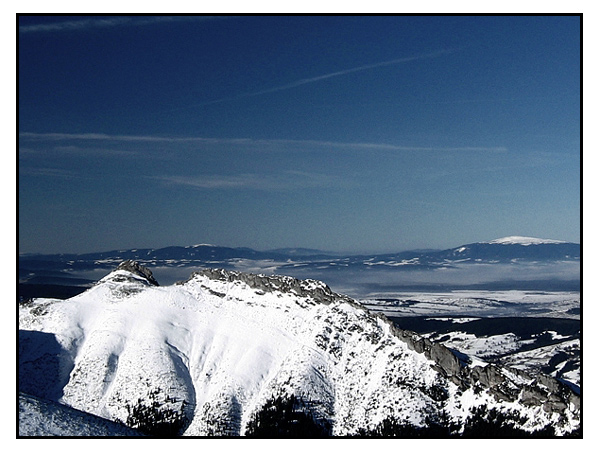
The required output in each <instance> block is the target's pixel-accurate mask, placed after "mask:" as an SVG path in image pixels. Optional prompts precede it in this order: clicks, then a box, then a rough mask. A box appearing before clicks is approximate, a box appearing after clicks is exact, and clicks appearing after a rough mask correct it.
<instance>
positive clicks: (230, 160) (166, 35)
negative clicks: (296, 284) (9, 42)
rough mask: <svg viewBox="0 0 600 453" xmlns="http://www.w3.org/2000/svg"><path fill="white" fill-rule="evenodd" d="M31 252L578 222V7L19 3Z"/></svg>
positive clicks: (23, 239) (391, 245) (311, 243)
mask: <svg viewBox="0 0 600 453" xmlns="http://www.w3.org/2000/svg"><path fill="white" fill-rule="evenodd" d="M18 40H19V41H18V45H19V51H18V84H19V85H18V103H19V119H18V129H19V162H18V165H19V182H18V204H19V206H18V209H19V252H20V253H33V252H39V253H70V252H90V251H102V250H111V249H122V248H145V247H151V248H158V247H164V246H168V245H192V244H197V243H212V244H217V245H224V246H234V247H237V246H246V247H252V248H255V249H259V250H266V249H271V248H279V247H310V248H319V249H324V250H330V251H344V252H366V251H399V250H405V249H411V248H425V247H428V248H429V247H430V248H444V247H452V246H457V245H460V244H463V243H469V242H476V241H483V240H489V239H494V238H497V237H502V236H509V235H522V236H536V237H543V238H551V239H562V240H568V241H574V242H579V241H580V139H581V137H580V108H581V104H580V66H581V61H580V45H581V43H580V18H579V17H578V16H571V17H534V16H527V17H514V16H500V17H494V16H472V17H459V16H441V17H436V16H425V17H419V16H385V17H376V16H369V17H352V16H341V17H335V16H327V17H315V16H308V17H306V16H305V17H301V16H295V17H276V16H269V17H259V16H242V17H234V16H227V17H201V16H193V17H185V16H182V17H160V16H159V17H156V16H140V17H126V16H108V17H101V16H89V17H85V16H62V17H61V16H51V17H40V16H21V17H20V18H19V37H18Z"/></svg>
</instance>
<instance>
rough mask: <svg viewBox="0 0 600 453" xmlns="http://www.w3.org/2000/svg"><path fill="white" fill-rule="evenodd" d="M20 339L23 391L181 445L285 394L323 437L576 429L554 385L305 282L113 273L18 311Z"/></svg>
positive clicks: (218, 274) (240, 425) (574, 410)
mask: <svg viewBox="0 0 600 453" xmlns="http://www.w3.org/2000/svg"><path fill="white" fill-rule="evenodd" d="M19 328H20V329H21V332H20V334H21V335H20V342H19V349H20V350H19V358H20V363H19V387H20V390H21V391H26V392H29V393H32V394H35V395H37V396H40V397H44V398H48V399H52V400H55V401H58V402H61V403H63V404H66V405H68V406H71V407H73V408H76V409H79V410H81V411H84V412H88V413H91V414H95V415H98V416H100V417H103V418H106V419H110V420H117V421H120V422H123V423H127V424H128V425H130V426H133V427H142V426H141V425H140V423H142V422H143V421H144V420H142V422H140V420H141V419H142V418H143V417H142V415H143V414H146V416H148V414H150V415H149V416H151V417H150V419H151V420H153V421H156V420H162V421H166V422H168V423H169V424H170V425H169V426H175V427H176V428H177V433H183V434H185V435H194V436H212V435H244V434H245V433H246V427H247V426H248V422H249V421H250V419H251V418H252V417H253V416H254V415H255V414H256V413H257V412H259V411H260V410H261V408H262V407H263V406H264V405H265V403H266V401H267V400H269V399H270V398H272V397H274V396H285V395H296V396H299V397H301V398H302V399H303V400H304V401H308V402H309V406H310V413H311V416H312V417H313V418H314V419H315V420H320V421H325V422H326V423H327V424H328V425H329V426H330V427H331V434H332V435H353V434H356V433H358V432H359V431H360V430H365V429H367V430H368V429H374V428H375V427H377V426H378V425H380V424H381V423H382V422H383V421H384V420H386V419H393V420H397V421H402V423H406V424H410V425H411V426H416V427H420V426H421V427H422V426H427V424H428V423H429V421H430V420H431V419H441V418H443V417H445V416H449V417H450V418H451V419H452V421H453V422H455V423H458V424H459V425H464V424H465V422H466V420H467V419H468V417H469V416H470V415H472V412H473V410H475V409H476V408H477V407H479V406H484V407H486V408H488V409H491V408H495V409H497V410H500V411H503V412H505V413H506V414H509V413H514V414H518V417H519V419H520V420H519V423H520V427H521V429H524V430H526V431H532V430H535V429H541V428H544V427H546V426H552V427H553V428H554V429H555V432H556V434H558V435H561V434H564V433H567V432H570V431H571V430H573V429H576V428H577V427H578V426H579V397H578V396H577V395H575V394H572V393H569V390H568V389H567V388H564V387H561V386H560V384H559V383H558V382H556V381H553V380H551V379H550V380H549V379H546V378H542V377H538V376H533V377H532V376H528V375H526V374H524V373H517V372H514V371H511V370H508V369H506V370H501V369H497V368H493V367H479V368H476V367H475V368H468V367H461V366H460V365H459V360H458V358H457V357H456V356H454V355H453V354H452V353H451V352H450V351H449V350H447V349H445V348H444V347H443V346H439V345H433V344H431V343H430V342H427V341H426V340H423V339H421V338H419V337H418V336H416V334H412V333H410V332H406V331H398V330H397V329H395V328H394V326H393V325H392V324H391V323H390V322H389V321H388V320H387V319H385V318H383V317H380V316H375V315H373V314H371V313H370V312H369V311H367V310H366V309H365V308H364V307H363V306H361V305H359V304H358V303H356V302H355V301H353V300H352V299H349V298H347V297H345V296H340V295H338V294H335V293H332V292H331V291H330V290H329V288H328V287H327V286H326V285H325V284H323V283H322V282H318V281H314V280H302V281H301V280H296V279H294V278H291V277H282V276H277V277H267V276H263V275H252V274H242V273H237V272H232V271H224V270H205V271H202V272H198V273H195V274H193V275H192V277H190V279H189V280H188V281H186V282H182V283H178V284H175V285H173V286H168V287H159V286H156V285H154V284H153V283H152V282H151V280H149V279H148V275H147V273H140V272H137V270H136V268H135V267H132V266H131V265H125V266H123V265H122V266H120V267H119V268H118V269H117V270H116V271H114V272H112V273H110V274H109V275H107V276H106V277H105V278H103V279H102V280H100V281H99V282H98V284H97V285H95V286H94V287H92V288H90V289H89V290H88V291H86V292H84V293H82V294H80V295H78V296H75V297H73V298H71V299H68V300H64V301H63V300H53V299H35V300H33V301H29V302H27V303H25V304H21V305H20V307H19ZM140 414H142V415H140ZM145 420H147V419H145ZM142 424H143V423H142Z"/></svg>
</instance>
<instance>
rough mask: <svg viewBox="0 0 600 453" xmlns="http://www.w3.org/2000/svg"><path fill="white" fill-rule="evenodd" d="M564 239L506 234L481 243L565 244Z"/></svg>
mask: <svg viewBox="0 0 600 453" xmlns="http://www.w3.org/2000/svg"><path fill="white" fill-rule="evenodd" d="M566 243H567V242H566V241H557V240H555V239H540V238H532V237H526V236H507V237H504V238H499V239H494V240H493V241H489V242H482V244H505V245H540V244H566Z"/></svg>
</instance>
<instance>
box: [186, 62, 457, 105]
mask: <svg viewBox="0 0 600 453" xmlns="http://www.w3.org/2000/svg"><path fill="white" fill-rule="evenodd" d="M453 52H455V50H439V51H437V52H431V53H427V54H422V55H416V56H412V57H405V58H396V59H394V60H387V61H381V62H379V63H372V64H368V65H363V66H357V67H355V68H350V69H344V70H342V71H336V72H330V73H328V74H322V75H320V76H316V77H309V78H307V79H300V80H296V81H295V82H291V83H287V84H285V85H279V86H276V87H272V88H267V89H265V90H260V91H253V92H251V93H243V94H240V95H237V96H231V97H226V98H221V99H215V100H214V101H207V102H203V103H200V104H194V105H191V106H188V107H181V108H180V109H174V110H183V109H188V108H194V107H201V106H205V105H211V104H220V103H222V102H228V101H235V100H237V99H243V98H249V97H254V96H260V95H263V94H268V93H275V92H277V91H284V90H289V89H291V88H296V87H298V86H302V85H308V84H309V83H315V82H320V81H321V80H326V79H331V78H333V77H339V76H343V75H346V74H352V73H354V72H360V71H366V70H368V69H374V68H381V67H384V66H392V65H396V64H401V63H408V62H410V61H416V60H425V59H428V58H436V57H440V56H442V55H446V54H449V53H453Z"/></svg>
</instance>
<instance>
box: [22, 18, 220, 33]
mask: <svg viewBox="0 0 600 453" xmlns="http://www.w3.org/2000/svg"><path fill="white" fill-rule="evenodd" d="M230 17H232V16H148V17H146V16H144V17H135V16H115V17H107V18H90V19H81V20H70V21H63V22H54V23H45V24H35V25H22V26H20V27H19V33H21V34H34V33H53V32H67V31H85V30H92V29H108V28H115V27H123V26H145V25H156V24H163V23H176V22H191V21H196V22H206V21H212V20H216V19H223V18H230Z"/></svg>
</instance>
